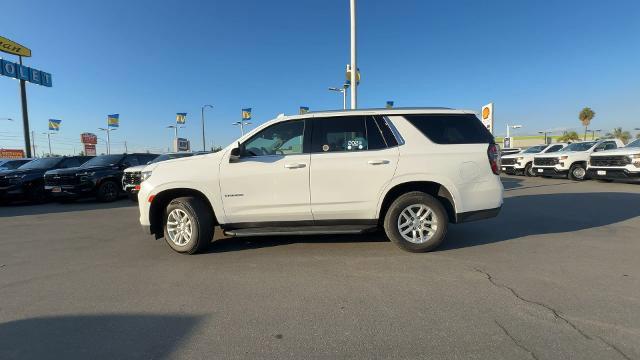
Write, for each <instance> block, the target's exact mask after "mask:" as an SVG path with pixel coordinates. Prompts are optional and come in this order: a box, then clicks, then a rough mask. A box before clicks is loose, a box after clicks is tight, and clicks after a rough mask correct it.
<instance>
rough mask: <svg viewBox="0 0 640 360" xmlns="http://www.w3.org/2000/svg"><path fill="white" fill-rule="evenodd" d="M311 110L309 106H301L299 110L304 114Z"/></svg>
mask: <svg viewBox="0 0 640 360" xmlns="http://www.w3.org/2000/svg"><path fill="white" fill-rule="evenodd" d="M308 112H309V107H308V106H300V111H299V112H298V113H299V114H300V115H304V114H306V113H308Z"/></svg>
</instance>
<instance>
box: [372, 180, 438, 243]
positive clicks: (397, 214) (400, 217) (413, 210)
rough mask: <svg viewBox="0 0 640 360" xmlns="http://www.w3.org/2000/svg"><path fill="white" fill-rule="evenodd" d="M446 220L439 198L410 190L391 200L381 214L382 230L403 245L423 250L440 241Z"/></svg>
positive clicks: (392, 239)
mask: <svg viewBox="0 0 640 360" xmlns="http://www.w3.org/2000/svg"><path fill="white" fill-rule="evenodd" d="M448 224H449V219H448V216H447V212H446V211H445V209H444V207H443V206H442V203H440V201H438V199H436V198H434V197H433V196H431V195H428V194H425V193H423V192H420V191H413V192H409V193H406V194H403V195H401V196H400V197H398V198H397V199H396V200H395V201H394V202H393V203H392V204H391V206H390V207H389V210H388V211H387V214H386V215H385V218H384V231H385V233H386V234H387V237H389V239H390V240H391V241H393V242H394V243H396V244H397V245H398V246H400V247H401V248H402V249H404V250H407V251H411V252H425V251H430V250H433V249H435V248H436V247H438V245H440V243H441V242H442V241H443V240H444V238H445V235H446V234H447V226H448Z"/></svg>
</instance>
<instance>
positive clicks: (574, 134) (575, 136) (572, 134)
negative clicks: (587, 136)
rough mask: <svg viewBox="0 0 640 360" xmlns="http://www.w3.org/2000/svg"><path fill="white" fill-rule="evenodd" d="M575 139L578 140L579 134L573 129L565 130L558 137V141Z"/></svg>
mask: <svg viewBox="0 0 640 360" xmlns="http://www.w3.org/2000/svg"><path fill="white" fill-rule="evenodd" d="M576 140H580V135H578V133H577V132H575V131H568V132H567V131H565V132H563V133H562V135H561V136H560V137H558V142H569V141H576Z"/></svg>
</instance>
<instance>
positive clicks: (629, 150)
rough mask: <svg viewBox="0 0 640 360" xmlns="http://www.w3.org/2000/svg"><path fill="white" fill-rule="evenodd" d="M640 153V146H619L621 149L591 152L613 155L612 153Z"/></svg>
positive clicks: (600, 154) (597, 154)
mask: <svg viewBox="0 0 640 360" xmlns="http://www.w3.org/2000/svg"><path fill="white" fill-rule="evenodd" d="M633 154H640V148H637V147H630V148H619V149H611V150H604V151H598V152H594V153H593V154H591V156H612V155H633Z"/></svg>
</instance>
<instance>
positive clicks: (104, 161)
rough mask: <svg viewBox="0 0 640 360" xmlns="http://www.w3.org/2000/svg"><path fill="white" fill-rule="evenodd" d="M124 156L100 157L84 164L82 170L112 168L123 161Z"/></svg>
mask: <svg viewBox="0 0 640 360" xmlns="http://www.w3.org/2000/svg"><path fill="white" fill-rule="evenodd" d="M122 157H123V155H100V156H96V157H94V158H93V159H91V160H89V161H87V162H86V163H84V164H82V166H80V167H82V168H88V167H92V166H111V165H115V164H117V163H118V162H119V161H120V160H122Z"/></svg>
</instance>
